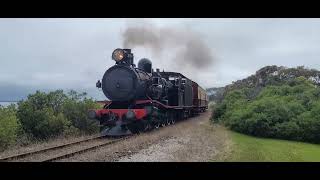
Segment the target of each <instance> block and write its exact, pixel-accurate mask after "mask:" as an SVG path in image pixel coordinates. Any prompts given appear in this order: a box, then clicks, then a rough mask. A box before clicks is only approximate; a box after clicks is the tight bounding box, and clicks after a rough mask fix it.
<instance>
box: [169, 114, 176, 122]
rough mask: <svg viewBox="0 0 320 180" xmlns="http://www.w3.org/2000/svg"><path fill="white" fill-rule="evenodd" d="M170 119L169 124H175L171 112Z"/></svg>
mask: <svg viewBox="0 0 320 180" xmlns="http://www.w3.org/2000/svg"><path fill="white" fill-rule="evenodd" d="M170 121H171V124H175V123H176V120H175V117H174V115H173V114H172V115H171V116H170Z"/></svg>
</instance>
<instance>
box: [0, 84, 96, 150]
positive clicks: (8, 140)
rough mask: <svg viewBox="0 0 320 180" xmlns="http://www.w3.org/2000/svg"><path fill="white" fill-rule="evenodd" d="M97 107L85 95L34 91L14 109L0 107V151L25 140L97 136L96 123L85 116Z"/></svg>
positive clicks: (13, 107)
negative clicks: (94, 134) (81, 135)
mask: <svg viewBox="0 0 320 180" xmlns="http://www.w3.org/2000/svg"><path fill="white" fill-rule="evenodd" d="M98 107H99V105H98V104H97V103H95V101H94V100H93V99H90V98H86V93H82V94H79V93H77V92H76V91H70V92H68V93H64V92H63V91H62V90H57V91H53V92H49V93H45V92H40V91H37V92H36V93H34V94H30V95H29V96H28V97H27V99H25V100H23V101H20V102H18V105H17V106H14V105H10V106H8V107H0V148H1V149H2V150H3V149H5V148H6V147H8V146H10V145H13V144H15V143H16V142H18V141H20V142H21V140H22V141H24V140H26V139H28V140H30V139H31V141H34V140H46V139H48V138H54V137H56V136H68V135H77V134H92V133H96V132H98V130H99V127H98V122H95V121H93V120H90V119H88V118H87V112H88V110H89V109H91V108H98Z"/></svg>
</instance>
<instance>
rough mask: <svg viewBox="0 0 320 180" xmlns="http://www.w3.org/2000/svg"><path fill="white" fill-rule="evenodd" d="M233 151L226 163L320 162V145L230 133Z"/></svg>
mask: <svg viewBox="0 0 320 180" xmlns="http://www.w3.org/2000/svg"><path fill="white" fill-rule="evenodd" d="M230 135H231V138H232V142H233V143H232V144H233V145H232V148H231V149H232V150H231V152H230V155H229V156H228V158H227V159H226V161H243V162H252V161H271V162H303V161H308V162H309V161H317V162H320V145H316V144H309V143H302V142H294V141H286V140H275V139H266V138H257V137H252V136H247V135H243V134H240V133H236V132H230Z"/></svg>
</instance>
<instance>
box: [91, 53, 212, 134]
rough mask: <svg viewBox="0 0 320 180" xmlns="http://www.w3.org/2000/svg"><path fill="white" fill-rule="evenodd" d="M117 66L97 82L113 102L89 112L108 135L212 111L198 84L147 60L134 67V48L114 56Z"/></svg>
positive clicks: (129, 131)
mask: <svg viewBox="0 0 320 180" xmlns="http://www.w3.org/2000/svg"><path fill="white" fill-rule="evenodd" d="M112 59H113V60H115V62H116V64H115V65H114V66H112V67H111V68H109V69H108V70H107V71H106V72H105V74H104V75H103V78H102V80H101V81H100V80H99V81H98V82H97V83H96V86H97V87H98V88H102V91H103V93H104V94H105V96H106V97H107V98H108V99H109V101H105V104H104V107H103V109H98V110H91V111H89V117H90V118H93V119H97V120H99V121H100V125H101V132H102V134H104V135H112V136H114V135H126V134H131V133H139V132H143V131H148V130H151V129H153V128H156V129H157V128H159V127H160V126H166V125H171V124H174V123H175V122H176V120H182V119H186V118H188V117H190V116H194V115H196V114H198V113H199V112H204V111H205V110H206V109H207V108H208V96H207V94H206V92H205V91H204V89H203V88H201V87H200V86H198V84H197V83H195V82H193V81H191V80H190V79H188V78H187V77H185V76H183V75H182V74H180V73H177V72H164V71H162V72H160V71H159V69H156V71H154V70H153V68H152V62H151V61H150V60H148V59H146V58H143V59H141V60H140V61H139V62H138V67H136V65H135V64H134V56H133V54H132V53H131V49H116V50H114V51H113V53H112Z"/></svg>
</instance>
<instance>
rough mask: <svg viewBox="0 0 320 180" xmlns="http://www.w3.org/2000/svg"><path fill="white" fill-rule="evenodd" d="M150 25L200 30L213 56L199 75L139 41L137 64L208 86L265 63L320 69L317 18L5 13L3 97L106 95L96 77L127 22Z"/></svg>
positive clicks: (0, 55)
mask: <svg viewBox="0 0 320 180" xmlns="http://www.w3.org/2000/svg"><path fill="white" fill-rule="evenodd" d="M145 23H148V24H152V25H153V26H156V27H159V28H162V27H164V28H170V29H189V30H192V31H194V32H197V33H198V34H199V35H200V37H201V38H202V40H203V41H204V42H205V43H206V44H207V46H208V47H209V48H210V51H211V53H212V54H213V56H214V62H213V63H212V64H210V65H208V67H207V68H206V69H200V70H199V71H197V72H196V73H195V72H194V71H189V70H188V69H187V68H186V67H183V66H172V65H168V64H169V63H167V62H168V59H166V58H167V56H161V57H157V56H155V55H154V54H152V53H151V52H150V50H149V49H146V48H143V47H138V48H135V49H133V53H134V55H135V63H137V62H138V60H139V59H141V58H143V57H146V58H149V59H151V60H152V62H153V67H154V68H157V67H158V68H160V69H161V70H162V69H164V70H168V71H179V72H182V73H184V74H186V75H187V76H188V77H189V78H191V79H192V80H194V81H196V82H198V83H199V84H200V85H201V86H203V87H204V88H209V87H217V86H224V85H227V84H230V83H231V82H232V81H236V80H239V79H242V78H245V77H247V76H249V75H251V74H253V73H255V71H257V70H258V69H259V68H262V67H264V66H266V65H279V66H280V65H282V66H287V67H296V66H300V65H305V66H307V67H310V68H315V69H320V61H319V60H320V51H319V50H320V19H0V101H1V100H17V99H21V98H25V97H26V96H27V94H28V93H31V92H34V91H35V90H37V89H39V90H44V91H49V90H55V89H64V90H69V89H75V90H77V91H85V92H88V94H89V95H90V96H91V97H93V98H96V99H99V100H100V99H105V98H104V95H103V93H102V91H101V90H98V89H97V88H95V83H96V81H97V80H98V79H101V78H102V76H103V73H104V72H105V70H107V68H109V67H111V66H112V65H113V64H114V61H112V60H111V53H112V51H113V50H114V49H115V48H118V47H120V48H121V46H122V40H123V39H122V33H123V31H124V30H125V29H126V27H128V26H134V25H139V24H140V25H141V24H145ZM165 52H166V53H168V54H171V53H173V51H170V48H168V49H166V50H165Z"/></svg>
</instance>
